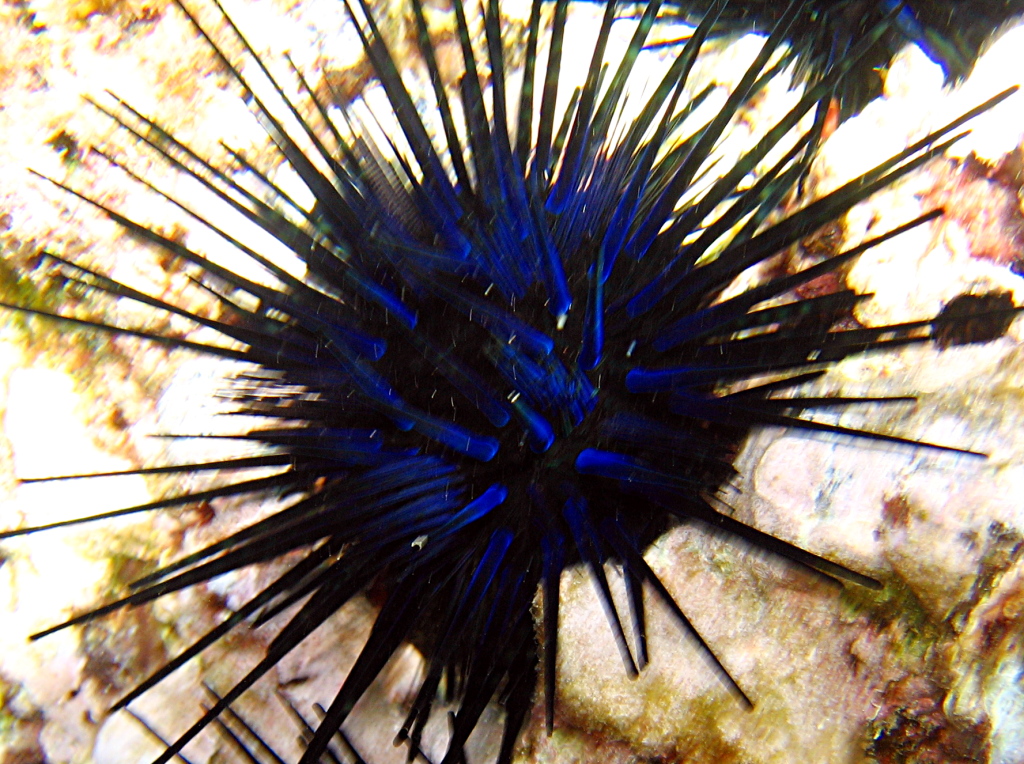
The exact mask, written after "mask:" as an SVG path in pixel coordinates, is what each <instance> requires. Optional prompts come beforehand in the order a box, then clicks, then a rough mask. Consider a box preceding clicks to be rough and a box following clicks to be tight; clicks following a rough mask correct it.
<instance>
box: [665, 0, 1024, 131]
mask: <svg viewBox="0 0 1024 764" xmlns="http://www.w3.org/2000/svg"><path fill="white" fill-rule="evenodd" d="M713 5H714V2H713V1H712V0H671V2H670V3H669V7H671V8H674V9H677V10H678V11H679V12H680V13H681V14H682V16H683V17H684V18H687V19H691V20H694V21H696V20H697V19H700V18H702V17H703V16H704V14H705V13H706V12H707V11H708V10H709V9H710V8H711V7H712V6H713ZM784 10H785V5H784V4H783V3H773V2H765V1H764V0H747V1H746V2H734V3H729V5H728V6H727V7H726V8H725V9H724V10H723V11H722V13H721V15H720V16H719V22H718V24H717V25H716V27H715V29H714V31H713V33H715V34H742V33H745V32H761V33H767V32H769V31H770V30H771V29H773V28H774V27H775V25H776V24H777V23H778V22H779V20H780V19H781V18H782V14H783V12H784ZM893 13H894V14H895V16H894V19H893V23H892V24H891V25H890V26H889V27H888V28H887V29H886V31H885V32H884V33H883V34H882V35H881V36H880V37H879V38H878V40H877V42H876V43H875V44H874V45H873V46H871V47H870V48H869V49H868V50H867V51H866V52H865V53H864V54H863V55H862V56H860V60H859V63H858V64H857V71H856V73H855V74H854V75H853V76H850V77H848V78H846V79H845V80H844V82H843V83H842V84H841V85H840V87H839V88H838V89H837V91H836V95H837V99H838V104H839V109H840V112H841V114H842V115H843V116H849V115H850V114H852V113H854V112H856V111H858V110H859V109H860V108H861V107H863V106H864V105H865V104H866V103H867V102H868V101H869V100H870V99H871V98H874V97H875V96H877V95H878V94H879V93H880V92H881V89H880V85H881V80H880V77H879V73H881V72H884V70H885V69H886V68H888V65H889V61H890V60H891V59H892V57H893V55H894V54H896V53H897V52H898V51H899V49H900V48H902V47H903V46H904V45H906V44H908V43H915V44H917V45H919V46H920V47H921V49H922V50H924V52H925V53H926V54H927V55H928V56H929V58H931V59H932V60H933V61H934V62H935V63H937V64H939V65H940V66H941V67H942V70H943V72H945V75H946V80H947V82H952V81H954V80H959V79H962V78H964V77H966V76H967V75H968V74H969V73H970V71H971V68H972V67H973V66H974V62H975V61H976V60H977V58H978V55H979V53H981V51H982V49H983V47H984V45H985V43H986V42H987V40H988V38H989V37H990V36H991V35H992V33H993V32H995V31H996V30H998V29H999V27H1000V26H1001V25H1003V24H1005V23H1006V22H1007V21H1009V20H1010V19H1012V18H1014V17H1016V16H1020V15H1021V14H1024V1H1022V0H972V2H962V1H961V0H905V2H899V0H810V2H807V3H805V4H804V9H803V11H802V12H801V13H800V14H799V16H797V18H796V19H795V20H794V23H793V26H792V27H791V29H790V31H789V34H788V38H787V39H788V40H789V41H790V43H791V44H792V45H793V48H794V50H795V52H796V54H797V71H798V72H803V73H805V75H806V74H810V73H811V72H822V71H825V70H826V69H827V68H828V67H829V66H830V65H831V64H832V63H833V62H835V61H838V60H841V59H843V58H845V57H846V56H848V55H849V54H850V52H851V50H852V48H853V46H854V45H855V44H856V43H858V42H859V41H860V40H861V39H863V37H864V35H866V34H868V33H870V31H871V30H873V29H874V28H875V27H876V25H877V24H878V23H879V22H880V21H881V20H882V19H883V18H885V17H886V16H887V15H889V14H893Z"/></svg>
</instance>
